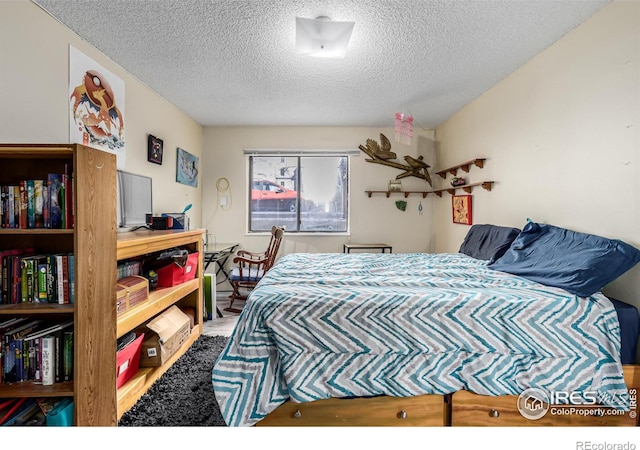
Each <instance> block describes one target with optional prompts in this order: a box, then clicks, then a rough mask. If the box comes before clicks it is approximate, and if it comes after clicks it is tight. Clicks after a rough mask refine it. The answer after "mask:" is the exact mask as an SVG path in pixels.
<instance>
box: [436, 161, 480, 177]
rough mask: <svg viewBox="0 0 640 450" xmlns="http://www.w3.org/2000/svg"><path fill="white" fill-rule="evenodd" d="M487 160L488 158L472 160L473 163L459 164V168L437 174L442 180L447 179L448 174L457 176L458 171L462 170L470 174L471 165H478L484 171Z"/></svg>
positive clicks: (450, 168) (455, 167) (453, 167)
mask: <svg viewBox="0 0 640 450" xmlns="http://www.w3.org/2000/svg"><path fill="white" fill-rule="evenodd" d="M485 160H486V158H476V159H472V160H471V161H467V162H463V163H461V164H458V165H457V166H452V167H448V168H446V169H444V170H441V171H439V172H436V174H438V175H440V176H441V177H442V178H446V177H447V173H450V174H451V175H453V176H456V175H457V174H458V169H462V170H463V171H464V172H469V168H470V167H471V165H476V166H478V167H480V168H481V169H482V168H483V167H484V162H485Z"/></svg>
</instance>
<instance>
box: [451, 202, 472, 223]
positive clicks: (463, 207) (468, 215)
mask: <svg viewBox="0 0 640 450" xmlns="http://www.w3.org/2000/svg"><path fill="white" fill-rule="evenodd" d="M451 211H452V215H453V223H461V224H464V225H472V224H473V221H472V209H471V196H470V195H453V196H451Z"/></svg>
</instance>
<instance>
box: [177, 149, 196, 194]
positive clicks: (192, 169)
mask: <svg viewBox="0 0 640 450" xmlns="http://www.w3.org/2000/svg"><path fill="white" fill-rule="evenodd" d="M176 181H177V182H178V183H182V184H186V185H187V186H192V187H198V157H197V156H195V155H192V154H191V153H189V152H187V151H186V150H183V149H181V148H180V147H178V157H177V161H176Z"/></svg>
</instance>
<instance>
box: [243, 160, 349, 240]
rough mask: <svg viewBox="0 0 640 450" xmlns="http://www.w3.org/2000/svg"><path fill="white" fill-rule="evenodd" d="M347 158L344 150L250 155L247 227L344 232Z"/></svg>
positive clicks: (253, 229)
mask: <svg viewBox="0 0 640 450" xmlns="http://www.w3.org/2000/svg"><path fill="white" fill-rule="evenodd" d="M348 180H349V160H348V156H347V155H346V154H344V153H341V154H331V153H326V152H325V153H321V154H318V153H310V154H308V155H307V154H300V153H294V154H291V153H278V154H267V153H261V154H250V155H249V199H248V202H249V209H248V210H249V231H255V232H261V231H269V230H271V227H272V226H273V225H279V226H282V225H284V226H285V227H286V231H287V233H292V232H294V233H295V232H305V233H314V232H322V233H343V232H346V231H347V224H348V214H349V207H348V206H349V205H348V193H349V189H348V186H349V183H348Z"/></svg>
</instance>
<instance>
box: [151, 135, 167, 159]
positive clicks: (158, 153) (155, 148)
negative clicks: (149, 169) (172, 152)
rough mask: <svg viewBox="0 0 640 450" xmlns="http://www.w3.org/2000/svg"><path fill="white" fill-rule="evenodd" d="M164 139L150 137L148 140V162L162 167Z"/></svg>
mask: <svg viewBox="0 0 640 450" xmlns="http://www.w3.org/2000/svg"><path fill="white" fill-rule="evenodd" d="M162 144H163V142H162V139H159V138H157V137H155V136H152V135H149V137H148V138H147V161H149V162H152V163H155V164H160V165H162Z"/></svg>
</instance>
